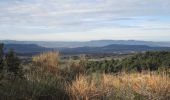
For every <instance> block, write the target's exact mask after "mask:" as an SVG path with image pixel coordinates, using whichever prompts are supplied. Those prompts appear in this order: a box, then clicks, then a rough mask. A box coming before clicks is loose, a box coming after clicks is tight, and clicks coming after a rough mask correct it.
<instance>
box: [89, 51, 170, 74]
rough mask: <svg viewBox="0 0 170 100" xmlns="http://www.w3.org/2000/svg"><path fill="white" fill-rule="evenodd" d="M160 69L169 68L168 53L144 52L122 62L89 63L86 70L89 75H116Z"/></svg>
mask: <svg viewBox="0 0 170 100" xmlns="http://www.w3.org/2000/svg"><path fill="white" fill-rule="evenodd" d="M161 67H165V68H166V69H168V68H170V52H165V51H162V52H146V53H141V54H136V55H134V56H132V57H128V58H124V59H122V60H114V59H113V60H105V61H90V62H88V64H87V66H86V69H87V71H88V72H90V73H91V72H105V73H110V72H112V73H117V72H121V71H126V72H135V71H138V72H141V71H144V70H148V71H157V70H158V69H159V68H161Z"/></svg>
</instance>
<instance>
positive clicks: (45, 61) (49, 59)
mask: <svg viewBox="0 0 170 100" xmlns="http://www.w3.org/2000/svg"><path fill="white" fill-rule="evenodd" d="M32 60H33V62H34V64H35V65H36V66H39V67H41V69H42V70H50V71H55V70H56V69H57V68H58V65H59V52H46V53H42V54H40V55H38V56H34V57H33V58H32Z"/></svg>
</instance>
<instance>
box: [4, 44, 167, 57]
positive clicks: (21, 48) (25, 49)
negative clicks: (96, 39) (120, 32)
mask: <svg viewBox="0 0 170 100" xmlns="http://www.w3.org/2000/svg"><path fill="white" fill-rule="evenodd" d="M10 49H13V50H14V51H15V52H16V53H17V54H20V55H35V54H38V53H41V52H46V51H59V52H60V53H62V54H94V53H97V54H100V53H103V54H105V53H107V54H109V53H132V52H144V51H170V47H151V46H147V45H125V44H111V45H107V46H102V47H90V46H85V47H75V48H68V47H67V48H46V47H41V46H39V45H37V44H7V43H6V44H5V47H4V51H5V52H8V51H9V50H10Z"/></svg>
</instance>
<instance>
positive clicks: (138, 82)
mask: <svg viewBox="0 0 170 100" xmlns="http://www.w3.org/2000/svg"><path fill="white" fill-rule="evenodd" d="M96 77H98V76H93V77H92V78H91V77H89V76H85V75H80V76H79V77H77V78H76V80H75V81H73V82H72V84H70V85H69V86H68V87H66V90H67V91H68V93H69V95H70V97H71V98H72V99H73V100H80V99H81V100H82V99H83V100H92V99H95V100H96V99H103V100H113V99H116V100H168V98H170V78H169V77H167V76H160V75H154V74H123V75H118V76H115V75H110V74H102V75H100V76H99V81H96V79H97V78H96Z"/></svg>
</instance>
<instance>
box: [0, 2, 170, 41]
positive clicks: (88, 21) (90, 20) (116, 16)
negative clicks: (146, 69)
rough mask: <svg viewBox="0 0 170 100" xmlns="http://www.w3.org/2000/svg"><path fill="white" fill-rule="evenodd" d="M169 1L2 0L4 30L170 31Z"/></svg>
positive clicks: (0, 24) (1, 21)
mask: <svg viewBox="0 0 170 100" xmlns="http://www.w3.org/2000/svg"><path fill="white" fill-rule="evenodd" d="M169 5H170V1H169V0H0V7H1V9H0V12H1V13H0V33H1V34H2V33H8V34H12V33H13V34H14V33H15V34H17V33H18V34H20V35H21V34H24V35H23V36H25V35H27V34H38V33H39V34H41V33H43V34H44V33H46V34H50V33H55V34H60V33H63V34H66V33H67V34H68V33H75V35H74V34H73V36H81V34H82V33H83V34H87V33H90V32H91V33H92V34H97V33H95V32H96V31H95V32H94V30H100V29H103V28H104V29H103V31H106V32H108V33H104V32H103V33H102V34H104V35H105V34H111V36H112V35H115V36H116V33H113V32H114V31H113V29H114V30H117V29H118V30H124V29H125V30H126V29H127V30H128V32H136V33H134V34H137V35H138V36H140V35H141V34H147V33H148V32H149V33H152V34H153V32H154V31H155V30H157V31H158V32H160V33H161V30H163V31H164V32H165V33H168V32H170V30H169V28H170V25H169V23H170V10H169V9H170V6H169ZM163 19H166V20H163ZM4 27H5V28H4ZM2 28H4V29H2ZM110 29H111V30H112V31H107V30H110ZM164 29H165V30H164ZM132 30H136V31H132ZM137 30H138V31H137ZM141 30H145V31H143V32H142V33H141V32H140V31H141ZM149 30H150V31H149ZM14 31H15V32H14ZM147 31H148V32H147ZM86 32H87V33H86ZM109 32H110V33H109ZM78 33H79V34H80V35H78ZM118 33H119V31H118ZM126 34H127V33H126ZM139 34H140V35H139ZM157 34H158V33H157ZM87 35H88V38H90V36H89V34H87ZM104 35H103V36H104ZM21 36H22V35H21ZM125 36H127V35H125ZM135 36H136V35H135ZM136 37H137V36H136ZM132 38H133V37H132Z"/></svg>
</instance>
